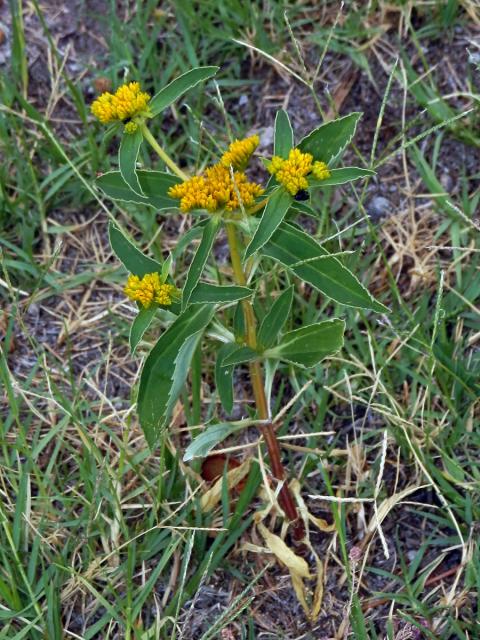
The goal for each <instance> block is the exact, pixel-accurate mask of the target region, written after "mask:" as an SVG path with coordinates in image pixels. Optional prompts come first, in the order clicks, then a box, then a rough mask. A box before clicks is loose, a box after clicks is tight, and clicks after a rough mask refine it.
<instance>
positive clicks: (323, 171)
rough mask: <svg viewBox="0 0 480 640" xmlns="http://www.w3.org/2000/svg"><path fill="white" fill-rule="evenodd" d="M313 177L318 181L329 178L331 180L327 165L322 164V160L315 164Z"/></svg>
mask: <svg viewBox="0 0 480 640" xmlns="http://www.w3.org/2000/svg"><path fill="white" fill-rule="evenodd" d="M312 176H314V177H315V178H317V180H326V179H327V178H329V177H330V176H331V173H330V169H329V168H328V165H327V163H326V162H320V160H317V162H314V163H313V167H312Z"/></svg>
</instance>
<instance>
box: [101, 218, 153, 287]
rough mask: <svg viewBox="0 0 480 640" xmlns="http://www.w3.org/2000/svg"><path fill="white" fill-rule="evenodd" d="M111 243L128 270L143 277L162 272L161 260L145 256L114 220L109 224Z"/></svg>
mask: <svg viewBox="0 0 480 640" xmlns="http://www.w3.org/2000/svg"><path fill="white" fill-rule="evenodd" d="M108 235H109V238H110V244H111V246H112V249H113V251H114V252H115V255H116V256H117V258H118V259H119V260H120V261H121V262H122V263H123V265H124V266H125V268H126V269H127V271H130V273H133V274H134V275H136V276H138V277H139V278H142V277H143V276H144V275H145V274H147V273H155V272H158V273H161V271H162V265H161V263H160V262H157V261H156V260H153V258H149V257H148V256H145V255H144V254H143V253H142V252H141V251H140V250H139V249H137V247H136V246H135V245H134V244H133V243H132V242H130V240H129V239H128V238H127V237H126V236H125V235H124V234H123V233H122V232H121V231H120V229H119V228H118V227H116V226H115V225H114V224H113V223H112V222H110V224H109V225H108Z"/></svg>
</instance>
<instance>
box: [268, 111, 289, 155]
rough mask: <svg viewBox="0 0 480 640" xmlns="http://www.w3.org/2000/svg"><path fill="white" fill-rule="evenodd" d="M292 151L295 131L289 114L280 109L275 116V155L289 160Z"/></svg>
mask: <svg viewBox="0 0 480 640" xmlns="http://www.w3.org/2000/svg"><path fill="white" fill-rule="evenodd" d="M290 149H293V129H292V125H291V124H290V118H289V117H288V113H287V112H286V111H284V109H280V110H279V111H277V115H276V116H275V138H274V142H273V153H274V155H276V156H280V157H281V158H288V153H289V151H290Z"/></svg>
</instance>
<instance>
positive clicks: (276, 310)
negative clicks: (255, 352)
mask: <svg viewBox="0 0 480 640" xmlns="http://www.w3.org/2000/svg"><path fill="white" fill-rule="evenodd" d="M292 300H293V286H292V287H288V289H285V291H284V292H283V293H282V294H281V295H280V296H279V297H278V298H277V299H276V300H275V302H274V303H273V304H272V306H271V307H270V310H269V311H268V313H267V315H266V316H265V317H264V319H263V321H262V324H261V325H260V329H259V330H258V334H257V340H258V344H259V345H262V347H264V348H265V349H268V348H269V347H271V346H272V344H274V343H275V340H276V338H277V336H278V334H279V333H280V330H281V329H282V327H283V325H284V324H285V322H286V320H287V318H288V314H289V313H290V307H291V306H292Z"/></svg>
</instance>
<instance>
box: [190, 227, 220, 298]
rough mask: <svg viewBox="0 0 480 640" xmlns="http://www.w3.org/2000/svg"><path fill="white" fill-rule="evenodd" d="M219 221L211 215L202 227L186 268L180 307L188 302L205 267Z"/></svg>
mask: <svg viewBox="0 0 480 640" xmlns="http://www.w3.org/2000/svg"><path fill="white" fill-rule="evenodd" d="M219 222H220V219H219V218H217V217H212V218H210V220H209V221H208V223H207V224H206V225H205V226H204V228H203V234H202V239H201V241H200V244H199V245H198V249H197V251H196V252H195V255H194V257H193V260H192V263H191V264H190V268H189V269H188V274H187V281H186V282H185V286H184V288H183V298H182V309H185V308H186V307H187V305H188V303H189V302H190V296H191V295H192V292H193V290H194V289H195V287H196V286H197V284H198V280H199V278H200V276H201V275H202V272H203V269H204V268H205V263H206V262H207V259H208V256H209V255H210V252H211V250H212V246H213V242H214V240H215V236H216V235H217V231H218V229H219Z"/></svg>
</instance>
